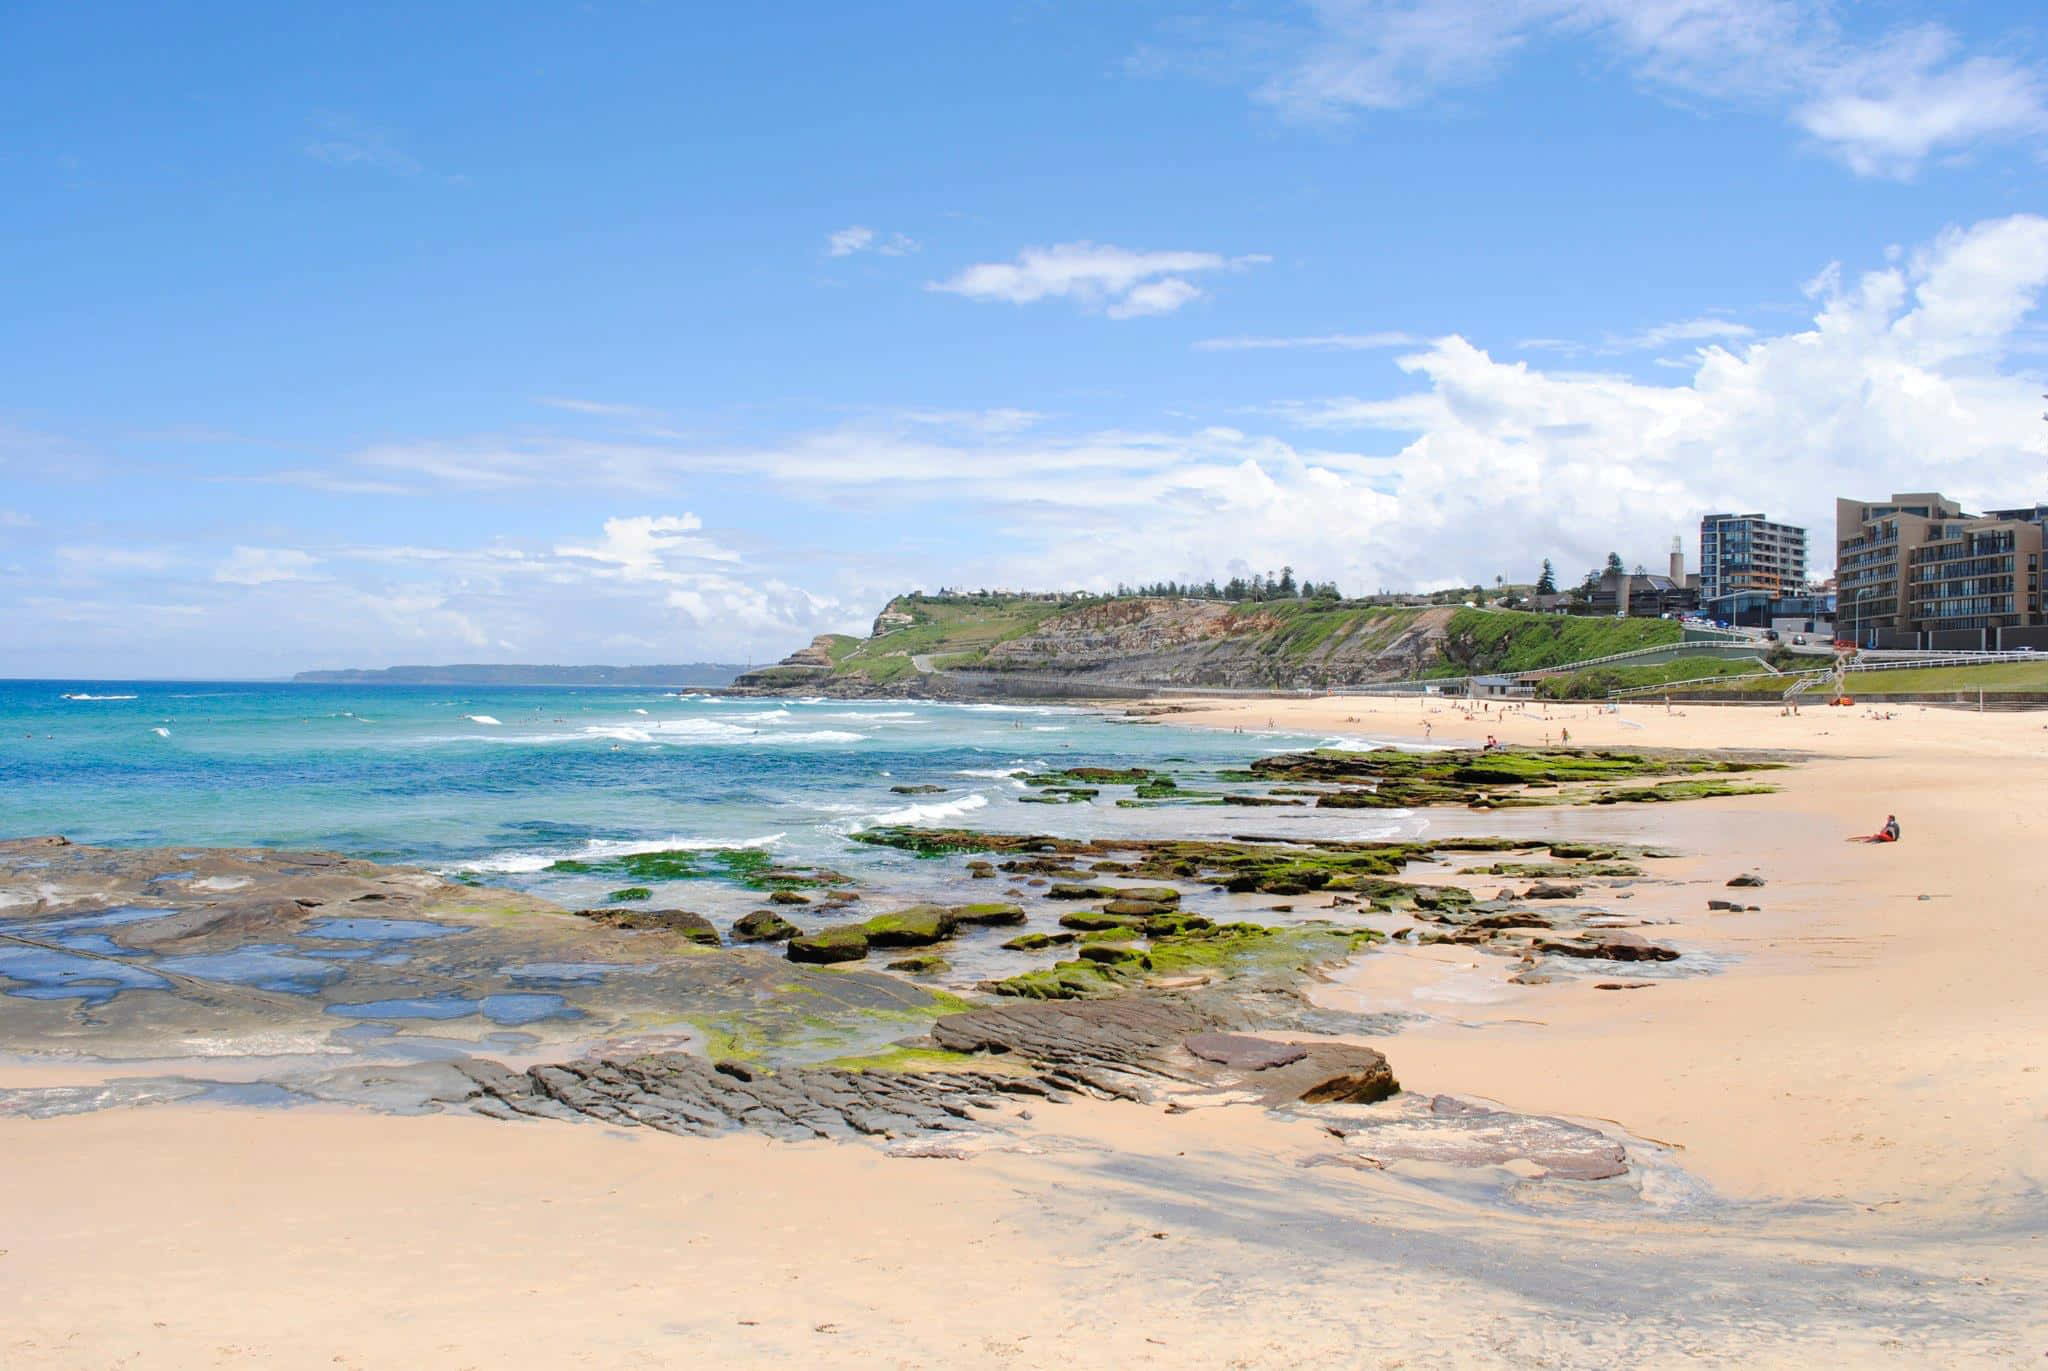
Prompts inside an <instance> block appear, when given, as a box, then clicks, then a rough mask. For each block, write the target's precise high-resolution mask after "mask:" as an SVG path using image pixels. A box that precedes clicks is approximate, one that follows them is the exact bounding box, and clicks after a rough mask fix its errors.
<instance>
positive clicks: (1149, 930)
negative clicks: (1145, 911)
mask: <svg viewBox="0 0 2048 1371" xmlns="http://www.w3.org/2000/svg"><path fill="white" fill-rule="evenodd" d="M1215 926H1216V924H1215V921H1214V920H1212V919H1205V918H1203V917H1202V916H1201V915H1200V914H1157V915H1154V916H1153V917H1151V918H1149V919H1147V920H1145V922H1144V924H1143V928H1144V932H1145V936H1146V937H1148V938H1171V937H1174V936H1175V935H1177V934H1182V933H1200V932H1205V931H1207V930H1208V929H1212V928H1214V927H1215Z"/></svg>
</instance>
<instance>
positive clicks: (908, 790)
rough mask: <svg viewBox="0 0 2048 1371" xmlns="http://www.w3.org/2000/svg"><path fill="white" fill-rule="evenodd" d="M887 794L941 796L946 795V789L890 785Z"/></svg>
mask: <svg viewBox="0 0 2048 1371" xmlns="http://www.w3.org/2000/svg"><path fill="white" fill-rule="evenodd" d="M889 793H890V794H891V795H943V794H945V793H946V788H945V787H944V786H942V785H892V786H890V787H889Z"/></svg>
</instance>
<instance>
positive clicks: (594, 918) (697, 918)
mask: <svg viewBox="0 0 2048 1371" xmlns="http://www.w3.org/2000/svg"><path fill="white" fill-rule="evenodd" d="M576 917H577V918H579V919H588V920H590V921H591V922H592V923H595V924H604V925H606V926H607V927H609V928H623V929H629V930H635V931H641V932H646V931H654V932H661V933H674V934H676V935H677V936H679V937H683V938H687V939H689V940H690V941H691V942H693V943H702V944H704V945H705V946H706V947H717V946H718V945H719V937H718V929H717V928H716V927H714V926H713V925H712V922H711V920H709V919H707V918H705V917H704V916H703V915H702V914H693V913H691V912H690V911H689V910H687V909H579V910H577V911H576Z"/></svg>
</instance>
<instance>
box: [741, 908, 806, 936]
mask: <svg viewBox="0 0 2048 1371" xmlns="http://www.w3.org/2000/svg"><path fill="white" fill-rule="evenodd" d="M801 932H803V930H802V929H801V928H798V927H797V926H796V925H795V924H793V923H791V922H790V921H789V920H787V919H785V918H783V917H782V916H781V915H780V914H777V913H776V912H775V911H774V910H772V909H757V910H755V911H754V912H753V913H751V914H742V915H741V916H740V917H739V919H738V920H737V921H736V922H735V923H734V924H733V926H732V940H733V941H734V942H736V943H779V942H781V941H782V940H783V939H784V938H794V937H795V936H797V934H799V933H801Z"/></svg>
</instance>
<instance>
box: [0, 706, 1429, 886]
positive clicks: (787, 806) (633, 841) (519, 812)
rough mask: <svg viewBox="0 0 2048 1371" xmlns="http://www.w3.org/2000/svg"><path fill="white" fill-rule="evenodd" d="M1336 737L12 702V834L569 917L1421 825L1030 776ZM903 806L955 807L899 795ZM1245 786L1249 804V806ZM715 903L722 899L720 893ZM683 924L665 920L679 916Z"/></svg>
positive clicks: (756, 714) (1034, 718) (710, 712)
mask: <svg viewBox="0 0 2048 1371" xmlns="http://www.w3.org/2000/svg"><path fill="white" fill-rule="evenodd" d="M1327 741H1330V740H1329V739H1326V738H1322V737H1317V736H1310V735H1301V734H1257V735H1253V734H1246V735H1234V734H1230V733H1224V732H1214V731H1204V730H1195V729H1184V728H1172V727H1161V726H1151V725H1137V724H1132V723H1130V722H1127V721H1123V720H1120V719H1117V718H1115V717H1113V716H1109V715H1102V714H1097V713H1093V712H1090V711H1086V710H1078V709H1071V708H1065V707H1057V706H1039V705H943V704H918V703H910V702H904V701H879V702H849V701H841V700H814V701H790V702H781V701H767V700H724V699H715V698H710V697H705V696H691V695H677V694H676V693H674V692H667V691H660V690H654V689H646V690H618V689H595V688H587V687H585V688H571V687H563V688H556V689H529V688H505V689H480V688H468V689H451V688H449V687H445V686H378V687H363V686H301V685H289V684H235V683H221V684H195V683H190V682H178V683H163V682H155V683H148V682H143V683H121V682H105V681H101V682H45V681H28V682H21V681H16V682H0V835H7V836H18V835H23V834H30V833H63V834H65V835H67V836H68V837H70V838H72V839H73V840H74V841H77V842H88V843H110V844H125V845H151V846H167V845H168V846H176V845H185V844H190V845H193V846H212V845H230V846H242V845H250V846H271V847H292V848H325V849H332V850H336V851H340V852H344V853H347V854H350V855H352V856H359V857H368V858H373V859H376V860H379V861H386V862H404V863H417V864H420V865H424V866H427V867H429V868H432V869H435V870H439V871H444V872H447V873H450V874H465V873H466V874H468V875H469V876H470V877H472V878H474V879H480V880H484V881H488V882H491V883H494V884H506V885H514V886H520V887H523V888H532V889H536V890H540V891H542V892H543V893H547V894H550V895H551V896H555V897H557V898H562V899H565V900H572V901H573V900H580V899H596V898H600V897H601V896H602V894H603V893H604V891H605V889H607V888H609V887H610V886H616V885H620V884H623V883H624V882H621V881H620V880H618V879H617V878H609V879H606V878H590V877H583V878H568V877H563V876H561V875H559V874H555V873H550V872H549V871H548V870H547V868H548V867H549V866H550V865H552V864H553V863H554V862H556V861H559V860H562V859H565V858H575V859H582V860H588V859H591V858H594V857H603V856H607V855H614V854H620V853H626V852H632V851H646V850H653V849H657V848H666V847H702V848H725V847H753V848H758V849H762V850H765V851H769V852H771V853H773V854H774V855H775V856H776V858H777V859H778V860H786V861H799V862H812V863H823V864H825V865H829V866H835V867H837V868H839V869H841V870H845V871H848V872H850V873H851V872H855V871H856V869H857V868H860V867H862V866H863V865H864V864H866V865H873V864H874V863H877V862H881V863H895V864H897V865H898V866H900V865H901V861H902V859H900V858H898V857H896V855H895V854H888V853H879V852H877V851H876V850H875V849H872V848H867V847H864V846H862V845H860V844H856V843H853V842H850V841H849V840H848V835H849V834H850V833H852V832H854V831H856V830H858V829H859V828H861V827H863V826H867V825H872V824H880V823H920V824H937V825H946V824H959V825H965V826H971V827H977V828H990V829H999V830H1004V831H1032V832H1057V833H1074V834H1082V835H1085V834H1090V833H1099V832H1107V831H1157V832H1173V833H1188V834H1196V833H1205V834H1223V833H1231V832H1242V831H1244V830H1245V829H1246V828H1248V827H1252V828H1256V829H1257V830H1258V831H1261V832H1273V831H1279V830H1284V829H1290V828H1298V829H1303V830H1305V831H1312V832H1314V833H1317V834H1321V835H1325V836H1380V835H1382V834H1385V833H1387V832H1389V831H1390V823H1391V824H1392V825H1394V826H1398V824H1399V816H1394V817H1393V819H1392V820H1390V819H1389V818H1388V816H1384V815H1373V814H1361V813H1360V812H1357V811H1352V812H1348V813H1338V812H1333V811H1324V812H1322V813H1320V814H1318V813H1317V812H1315V811H1301V812H1295V811H1276V810H1256V811H1247V810H1242V809H1236V808H1231V809H1220V808H1209V809H1188V808H1175V809H1169V810H1129V809H1121V810H1120V809H1117V808H1116V807H1115V806H1114V805H1113V804H1110V803H1109V802H1108V801H1109V800H1110V799H1111V798H1113V796H1112V795H1111V794H1105V796H1104V797H1103V802H1101V803H1098V804H1093V805H1072V806H1047V805H1027V804H1022V803H1020V802H1019V796H1021V795H1022V794H1024V793H1026V792H1025V790H1024V787H1022V786H1021V785H1019V784H1018V783H1017V782H1016V781H1015V780H1014V779H1012V778H1011V773H1013V772H1016V771H1020V770H1036V769H1043V768H1048V767H1061V766H1076V765H1091V764H1093V765H1100V764H1107V763H1117V764H1136V765H1149V766H1154V767H1158V768H1161V769H1164V770H1167V771H1170V772H1173V773H1175V774H1177V775H1178V776H1180V777H1182V778H1183V783H1184V784H1189V783H1193V784H1205V785H1213V784H1215V782H1214V781H1213V779H1212V778H1213V775H1214V773H1215V772H1216V771H1217V770H1219V769H1227V768H1232V767H1239V766H1242V765H1243V764H1244V763H1245V762H1246V761H1247V760H1248V759H1249V758H1251V757H1253V756H1256V755H1258V754H1259V753H1261V752H1268V751H1281V750H1286V749H1288V748H1295V747H1301V746H1308V745H1314V744H1317V743H1322V742H1327ZM892 785H937V786H942V787H944V789H943V791H942V792H941V793H938V794H929V795H898V794H893V793H891V791H890V787H891V786H892ZM1225 788H1227V786H1226V787H1225ZM696 884H697V885H708V884H710V883H706V882H698V883H696ZM662 902H664V901H661V900H657V903H662Z"/></svg>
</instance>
